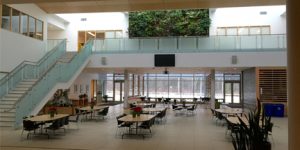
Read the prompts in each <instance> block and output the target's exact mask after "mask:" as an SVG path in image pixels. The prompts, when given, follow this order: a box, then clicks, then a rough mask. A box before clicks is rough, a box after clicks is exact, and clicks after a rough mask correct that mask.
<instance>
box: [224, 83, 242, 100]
mask: <svg viewBox="0 0 300 150" xmlns="http://www.w3.org/2000/svg"><path fill="white" fill-rule="evenodd" d="M224 91H225V92H224V97H225V103H240V93H241V90H240V83H239V82H230V81H229V82H225V83H224Z"/></svg>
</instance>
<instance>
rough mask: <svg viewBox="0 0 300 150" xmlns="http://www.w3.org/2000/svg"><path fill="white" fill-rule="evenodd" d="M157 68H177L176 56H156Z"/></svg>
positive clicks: (155, 63) (155, 64)
mask: <svg viewBox="0 0 300 150" xmlns="http://www.w3.org/2000/svg"><path fill="white" fill-rule="evenodd" d="M154 66H155V67H175V54H155V55H154Z"/></svg>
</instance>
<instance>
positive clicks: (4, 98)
mask: <svg viewBox="0 0 300 150" xmlns="http://www.w3.org/2000/svg"><path fill="white" fill-rule="evenodd" d="M18 100H19V98H17V97H3V98H2V99H1V100H0V102H2V101H3V102H5V101H18Z"/></svg>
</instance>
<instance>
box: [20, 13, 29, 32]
mask: <svg viewBox="0 0 300 150" xmlns="http://www.w3.org/2000/svg"><path fill="white" fill-rule="evenodd" d="M21 34H23V35H25V36H27V35H28V15H26V14H23V13H22V14H21Z"/></svg>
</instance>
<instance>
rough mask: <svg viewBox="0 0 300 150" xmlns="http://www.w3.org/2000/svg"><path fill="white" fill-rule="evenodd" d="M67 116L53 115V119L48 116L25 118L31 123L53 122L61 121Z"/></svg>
mask: <svg viewBox="0 0 300 150" xmlns="http://www.w3.org/2000/svg"><path fill="white" fill-rule="evenodd" d="M67 116H69V114H55V115H54V117H50V114H44V115H38V116H34V117H31V118H27V120H30V121H33V122H46V121H54V120H57V119H61V118H64V117H67Z"/></svg>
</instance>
